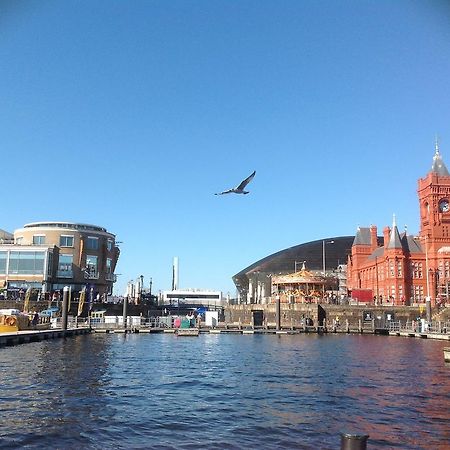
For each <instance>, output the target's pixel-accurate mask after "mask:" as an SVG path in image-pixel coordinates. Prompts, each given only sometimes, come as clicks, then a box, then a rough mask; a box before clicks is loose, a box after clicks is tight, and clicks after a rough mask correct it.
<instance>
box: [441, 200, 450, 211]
mask: <svg viewBox="0 0 450 450" xmlns="http://www.w3.org/2000/svg"><path fill="white" fill-rule="evenodd" d="M449 210H450V206H449V204H448V200H441V201H440V202H439V211H441V212H448V211H449Z"/></svg>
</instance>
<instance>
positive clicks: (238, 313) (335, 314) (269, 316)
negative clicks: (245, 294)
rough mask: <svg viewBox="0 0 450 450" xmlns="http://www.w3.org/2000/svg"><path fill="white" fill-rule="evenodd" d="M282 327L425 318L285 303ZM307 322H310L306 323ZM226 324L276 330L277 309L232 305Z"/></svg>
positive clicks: (419, 313) (388, 310) (412, 310)
mask: <svg viewBox="0 0 450 450" xmlns="http://www.w3.org/2000/svg"><path fill="white" fill-rule="evenodd" d="M280 308H281V317H280V319H281V327H282V328H297V327H301V326H303V325H308V324H309V325H313V326H321V325H323V324H324V321H325V324H326V325H327V326H328V327H330V326H333V325H334V324H335V323H336V322H339V323H340V325H341V326H344V325H346V324H347V323H348V325H349V327H350V328H358V327H359V326H363V325H364V324H366V325H369V324H370V325H372V323H373V321H375V324H376V326H378V327H383V326H384V325H385V324H386V322H387V321H389V320H391V321H401V322H402V323H405V322H406V321H413V320H417V319H418V318H425V317H426V311H425V309H424V308H419V307H413V306H395V307H392V306H391V307H389V306H362V305H357V306H356V305H352V306H349V305H346V306H343V305H328V304H319V305H316V304H303V303H302V304H286V303H282V304H281V305H280ZM306 319H310V321H312V322H309V323H306ZM224 321H225V323H228V324H239V323H240V324H242V325H243V326H244V325H245V326H248V325H251V326H263V327H264V326H268V327H271V326H275V324H276V305H275V304H268V305H259V304H249V305H247V304H244V305H229V306H226V307H225V309H224Z"/></svg>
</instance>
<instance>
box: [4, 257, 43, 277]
mask: <svg viewBox="0 0 450 450" xmlns="http://www.w3.org/2000/svg"><path fill="white" fill-rule="evenodd" d="M44 260H45V253H44V252H11V253H10V258H9V270H8V271H9V273H10V274H15V273H17V274H35V275H38V274H43V271H44Z"/></svg>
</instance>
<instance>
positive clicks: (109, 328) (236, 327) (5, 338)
mask: <svg viewBox="0 0 450 450" xmlns="http://www.w3.org/2000/svg"><path fill="white" fill-rule="evenodd" d="M443 325H445V326H443ZM449 325H450V324H439V325H436V327H433V326H430V327H428V329H427V330H424V331H420V330H417V329H413V328H409V324H407V323H406V324H403V326H402V324H401V323H399V322H393V323H391V324H390V327H389V328H379V329H377V328H373V327H358V328H352V327H350V326H349V325H345V326H342V327H323V326H319V327H314V326H306V327H300V328H293V327H292V328H282V329H276V328H275V327H253V326H251V325H242V324H239V323H238V324H222V323H221V324H219V325H218V326H216V327H208V326H201V327H200V328H198V331H199V333H201V334H205V333H209V334H227V333H228V334H232V333H233V334H241V335H252V334H272V335H297V334H305V333H318V334H379V335H386V336H399V337H413V338H420V339H438V340H445V341H450V326H449ZM176 331H177V328H168V327H154V326H153V327H152V326H148V324H143V325H138V326H129V327H127V328H123V326H118V325H113V324H95V325H91V326H89V325H85V324H83V325H81V326H79V327H77V328H69V329H67V330H62V329H61V328H54V329H49V330H26V331H16V332H11V333H0V347H2V346H11V345H17V344H25V343H29V342H39V341H43V340H48V339H57V338H65V337H72V336H76V335H80V334H88V333H118V334H127V333H143V334H149V333H168V334H175V333H176Z"/></svg>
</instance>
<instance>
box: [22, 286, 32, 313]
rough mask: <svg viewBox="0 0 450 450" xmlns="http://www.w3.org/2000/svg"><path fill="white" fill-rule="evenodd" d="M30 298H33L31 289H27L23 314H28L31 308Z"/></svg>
mask: <svg viewBox="0 0 450 450" xmlns="http://www.w3.org/2000/svg"><path fill="white" fill-rule="evenodd" d="M30 297H31V288H30V287H29V288H28V289H27V292H25V301H24V302H23V312H28V308H29V307H30Z"/></svg>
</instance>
